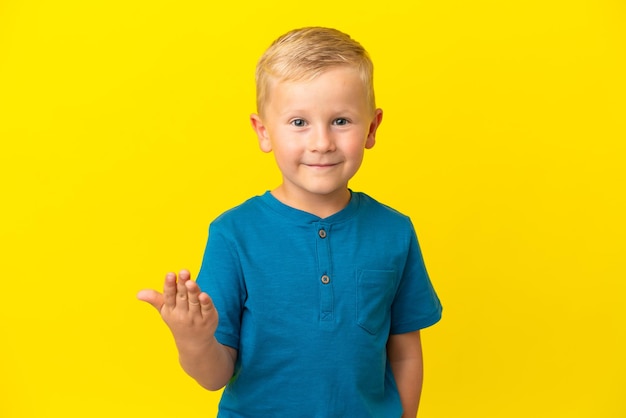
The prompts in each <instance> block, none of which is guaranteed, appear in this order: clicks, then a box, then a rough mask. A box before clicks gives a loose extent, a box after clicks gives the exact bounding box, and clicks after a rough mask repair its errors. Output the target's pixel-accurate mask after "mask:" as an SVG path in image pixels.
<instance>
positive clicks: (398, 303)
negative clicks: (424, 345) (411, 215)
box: [390, 225, 442, 334]
mask: <svg viewBox="0 0 626 418" xmlns="http://www.w3.org/2000/svg"><path fill="white" fill-rule="evenodd" d="M441 314H442V306H441V303H440V301H439V297H438V296H437V293H436V292H435V289H434V288H433V285H432V283H431V281H430V278H429V276H428V272H427V271H426V266H425V265H424V259H423V257H422V252H421V250H420V246H419V243H418V241H417V236H416V234H415V230H414V228H413V226H412V225H411V236H410V240H409V248H408V252H407V259H406V264H405V266H404V270H403V272H402V275H401V277H400V283H399V286H398V290H397V292H396V296H395V299H394V301H393V304H392V306H391V330H390V332H391V334H403V333H407V332H411V331H417V330H419V329H422V328H426V327H429V326H431V325H433V324H435V323H436V322H438V321H439V320H440V319H441Z"/></svg>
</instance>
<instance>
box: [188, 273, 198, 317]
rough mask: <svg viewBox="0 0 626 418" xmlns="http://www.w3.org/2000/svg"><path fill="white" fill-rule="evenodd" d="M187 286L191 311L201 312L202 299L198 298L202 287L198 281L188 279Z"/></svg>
mask: <svg viewBox="0 0 626 418" xmlns="http://www.w3.org/2000/svg"><path fill="white" fill-rule="evenodd" d="M185 287H186V288H187V297H188V302H189V312H200V300H199V299H198V296H200V288H199V287H198V285H197V284H196V282H194V281H192V280H187V281H186V282H185Z"/></svg>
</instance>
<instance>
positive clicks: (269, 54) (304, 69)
mask: <svg viewBox="0 0 626 418" xmlns="http://www.w3.org/2000/svg"><path fill="white" fill-rule="evenodd" d="M338 66H350V67H354V68H356V69H357V70H358V71H359V74H360V76H361V79H362V80H363V84H364V86H365V88H366V89H367V99H368V101H369V105H370V107H371V110H372V111H374V109H375V108H376V104H375V99H374V81H373V76H374V65H373V64H372V60H371V59H370V57H369V54H368V53H367V51H366V50H365V49H364V48H363V47H362V46H361V44H359V43H358V42H357V41H355V40H354V39H352V38H350V36H349V35H347V34H345V33H343V32H340V31H338V30H336V29H331V28H324V27H306V28H301V29H295V30H292V31H290V32H287V33H286V34H284V35H282V36H280V37H279V38H278V39H276V40H275V41H274V42H273V43H272V44H271V45H270V47H269V48H268V49H267V50H266V51H265V53H264V54H263V55H262V56H261V58H260V59H259V62H258V64H257V67H256V104H257V112H258V113H259V114H262V112H263V108H264V105H265V103H266V102H267V100H268V96H269V90H270V87H271V83H272V82H273V81H307V80H312V79H314V78H315V77H317V76H318V75H320V74H321V73H323V72H324V71H326V70H328V69H330V68H335V67H338Z"/></svg>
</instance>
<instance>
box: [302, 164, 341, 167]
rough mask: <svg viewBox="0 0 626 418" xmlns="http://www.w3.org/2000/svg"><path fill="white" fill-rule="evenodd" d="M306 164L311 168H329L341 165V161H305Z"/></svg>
mask: <svg viewBox="0 0 626 418" xmlns="http://www.w3.org/2000/svg"><path fill="white" fill-rule="evenodd" d="M304 165H305V166H307V167H311V168H329V167H334V166H336V165H339V163H304Z"/></svg>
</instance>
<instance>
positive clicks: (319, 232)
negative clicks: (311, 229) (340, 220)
mask: <svg viewBox="0 0 626 418" xmlns="http://www.w3.org/2000/svg"><path fill="white" fill-rule="evenodd" d="M317 234H318V235H319V236H320V238H321V239H324V238H326V231H325V230H323V229H320V230H319V231H317Z"/></svg>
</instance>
